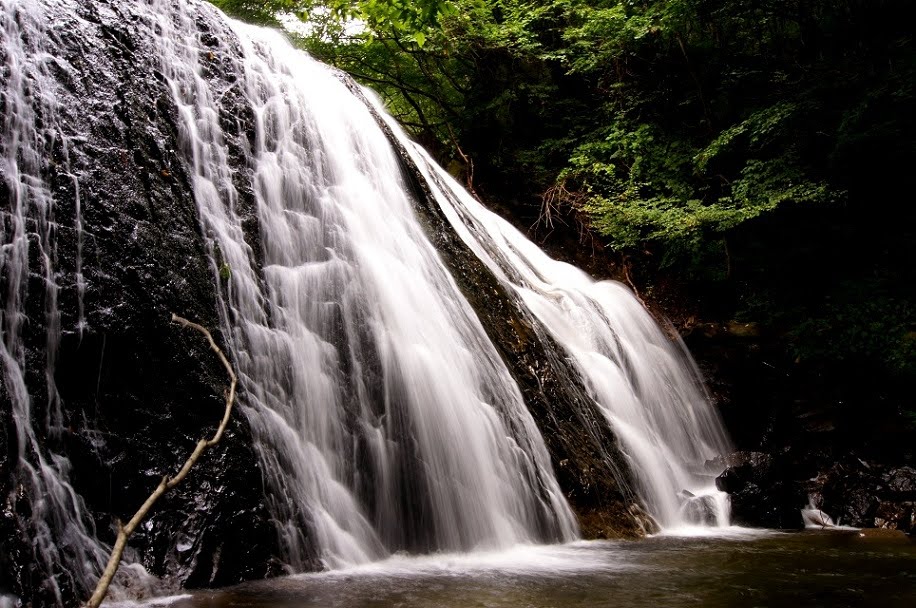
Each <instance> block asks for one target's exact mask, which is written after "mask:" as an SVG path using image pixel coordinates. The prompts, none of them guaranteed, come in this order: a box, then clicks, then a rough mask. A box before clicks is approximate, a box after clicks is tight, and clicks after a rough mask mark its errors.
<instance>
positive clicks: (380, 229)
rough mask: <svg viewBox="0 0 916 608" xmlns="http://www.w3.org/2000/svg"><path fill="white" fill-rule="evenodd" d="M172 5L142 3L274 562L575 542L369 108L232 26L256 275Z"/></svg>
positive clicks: (484, 341) (542, 456)
mask: <svg viewBox="0 0 916 608" xmlns="http://www.w3.org/2000/svg"><path fill="white" fill-rule="evenodd" d="M170 6H173V5H172V4H171V3H160V6H158V7H156V8H155V9H154V10H155V13H156V14H158V15H159V17H158V27H157V30H158V31H159V32H160V41H161V54H162V66H163V72H164V73H165V74H166V78H167V80H168V82H169V84H170V87H171V90H172V94H173V96H174V99H175V102H176V104H177V105H178V107H179V108H180V111H181V115H182V118H183V127H184V138H185V144H186V148H187V150H189V151H190V152H191V156H190V158H189V159H188V161H189V165H190V166H192V167H193V179H194V194H195V198H196V200H197V202H198V207H199V210H200V215H201V222H202V225H203V228H204V232H205V233H206V234H208V235H211V239H212V250H213V255H214V261H215V263H214V271H215V274H217V275H219V274H220V272H221V271H222V274H223V276H224V280H225V282H226V285H225V289H224V292H223V297H224V305H225V311H224V318H225V322H226V325H227V327H226V329H227V333H228V334H230V335H231V336H232V340H231V345H232V350H233V354H234V358H235V361H236V364H237V365H238V367H239V372H240V376H241V378H242V385H243V387H244V389H245V392H244V395H243V403H244V405H245V410H246V413H247V415H248V418H249V420H250V422H251V425H252V428H253V431H254V433H255V436H256V438H257V440H258V449H259V450H260V453H261V456H262V459H263V461H264V462H265V463H266V466H265V470H266V472H267V474H268V477H269V479H270V482H271V485H272V492H271V497H272V501H273V509H274V513H275V515H276V517H277V519H278V521H279V522H280V525H281V527H282V530H281V537H282V541H283V543H284V545H285V550H286V553H287V555H286V557H287V559H288V561H289V563H290V565H291V567H292V568H293V569H294V570H300V569H303V568H305V567H306V566H307V564H308V562H310V561H314V560H316V559H317V560H319V561H320V562H321V563H322V564H323V565H324V566H326V567H340V566H344V565H349V564H355V563H361V562H366V561H369V560H374V559H379V558H381V557H384V556H386V555H388V554H389V553H390V552H392V551H396V550H401V549H409V550H422V551H429V550H471V549H475V548H481V547H508V546H511V545H513V544H516V543H519V542H543V541H562V540H570V539H573V538H575V536H576V524H575V523H574V518H573V516H572V513H571V512H570V510H569V507H568V506H567V504H566V502H565V499H564V498H563V496H562V494H561V492H560V489H559V487H558V486H557V483H556V481H555V479H554V477H553V473H552V471H551V468H550V459H549V456H548V454H547V451H546V448H545V447H544V445H543V442H542V440H541V438H540V435H539V434H538V431H537V429H536V427H535V425H534V422H533V420H532V418H531V416H530V415H529V414H528V412H527V410H526V409H525V406H524V402H523V400H522V397H521V394H520V392H519V390H518V388H517V387H516V385H515V384H514V382H513V381H512V378H511V376H510V374H509V372H508V370H507V369H506V368H505V366H504V365H503V363H502V361H501V360H500V358H499V356H498V354H497V353H496V350H495V348H494V347H493V345H492V344H491V343H490V341H489V339H488V338H487V336H486V334H485V333H484V331H483V328H482V327H481V325H480V323H479V321H478V320H477V318H476V316H475V314H474V312H473V310H472V309H471V307H470V305H469V304H468V303H467V302H466V301H465V299H464V298H463V297H462V295H461V292H460V291H459V290H458V288H457V286H456V285H455V283H454V281H453V280H452V278H451V277H450V276H449V274H448V272H447V271H446V269H445V267H444V266H443V264H442V263H441V261H440V260H439V259H438V256H437V254H436V252H435V250H434V249H433V248H432V246H431V245H430V243H429V242H428V240H427V238H426V236H425V235H424V233H423V231H422V229H421V227H420V225H419V223H418V221H417V219H416V217H415V212H414V209H413V204H412V201H411V199H410V198H409V196H408V195H407V194H406V188H405V184H404V183H403V181H402V179H401V177H400V172H399V169H398V161H397V158H396V156H395V155H394V153H393V151H392V149H391V146H390V145H389V143H388V141H387V140H386V138H385V136H384V134H383V132H382V131H381V130H380V129H379V128H378V126H377V124H376V123H375V121H374V119H373V117H372V115H371V114H370V112H369V111H368V109H367V108H366V107H365V106H364V105H363V104H362V103H361V102H360V101H359V100H358V99H357V98H356V97H354V96H353V95H352V94H351V93H350V91H349V90H348V89H347V87H346V86H345V85H344V84H343V83H342V82H341V81H340V80H339V78H338V77H337V76H336V75H335V74H334V73H333V72H332V71H330V70H329V69H328V68H326V67H324V66H322V65H321V64H319V63H317V62H315V61H314V60H312V59H310V58H308V57H307V56H306V55H304V54H302V53H300V52H298V51H296V50H295V49H293V47H292V46H291V45H290V44H289V42H288V41H286V40H285V39H284V38H283V37H282V36H280V35H279V34H278V33H275V32H271V31H269V30H265V29H261V28H254V27H249V26H245V25H243V24H240V23H234V22H233V23H232V29H233V30H234V32H235V34H236V36H237V37H238V40H239V42H240V44H241V47H242V58H241V63H240V65H239V66H238V71H239V74H240V75H241V80H240V82H239V84H238V86H239V87H240V88H241V90H242V94H243V95H244V96H245V97H246V99H247V100H248V102H249V103H250V105H251V107H252V108H253V111H254V115H255V133H254V141H253V144H252V147H251V149H250V151H249V153H248V155H247V162H248V165H249V167H250V169H251V174H252V181H253V187H254V192H255V198H256V201H257V214H258V219H259V224H260V241H261V255H262V256H263V257H262V260H261V264H262V265H263V266H262V268H263V272H262V273H259V270H258V261H257V260H256V258H255V253H254V251H253V250H252V248H251V247H250V246H249V244H248V243H247V242H246V241H245V232H244V229H243V227H242V225H241V221H240V219H239V217H238V216H237V215H236V214H235V213H234V212H233V202H234V201H235V200H236V196H237V195H236V192H235V189H234V187H233V185H232V180H231V174H232V171H233V170H232V168H231V167H230V166H229V164H228V161H227V158H228V154H227V152H226V149H225V143H224V137H223V134H222V132H221V128H220V123H219V117H220V108H219V103H218V99H219V98H220V95H221V94H222V93H223V92H222V91H214V90H211V88H210V84H209V83H208V82H207V80H206V79H205V78H204V77H203V75H202V73H203V71H202V68H201V63H200V62H201V57H202V51H201V50H200V49H199V48H196V47H195V45H194V40H195V36H196V35H197V29H196V24H195V21H194V20H193V18H191V16H190V15H189V14H187V13H185V12H184V11H183V10H182V9H181V8H179V9H178V10H175V11H172V10H167V9H168V8H169V7H170ZM227 275H228V276H227Z"/></svg>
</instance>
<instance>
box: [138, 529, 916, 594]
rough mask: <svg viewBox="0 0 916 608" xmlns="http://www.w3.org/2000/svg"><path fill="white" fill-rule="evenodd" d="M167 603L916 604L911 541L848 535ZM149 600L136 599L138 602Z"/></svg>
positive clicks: (521, 560) (620, 550) (623, 551)
mask: <svg viewBox="0 0 916 608" xmlns="http://www.w3.org/2000/svg"><path fill="white" fill-rule="evenodd" d="M158 605H160V606H164V605H168V606H170V608H241V607H245V608H312V607H315V608H318V607H321V608H344V607H346V608H394V607H403V608H411V607H417V608H472V607H480V608H510V607H512V608H522V607H524V608H585V607H597V608H602V607H607V608H610V607H618V606H619V607H641V606H646V607H648V606H653V607H654V606H661V607H672V608H678V607H682V606H683V607H687V606H691V607H698V606H699V607H703V608H719V607H722V608H725V607H728V608H732V607H739V606H767V607H772V606H785V607H797V606H811V607H814V606H824V607H841V606H848V607H857V606H882V607H883V606H888V607H898V606H899V607H901V608H902V607H904V606H906V607H912V606H916V544H914V543H913V542H912V541H908V540H905V539H899V540H888V539H862V538H859V537H858V533H856V532H834V533H824V532H803V533H779V532H762V531H757V532H750V531H746V530H744V531H742V530H740V529H732V531H730V532H725V533H724V534H719V535H716V536H706V537H698V536H672V535H667V536H659V537H654V538H649V539H647V540H644V541H635V542H634V541H615V542H599V541H594V542H579V543H574V544H569V545H562V546H552V547H551V546H548V547H544V546H540V547H523V546H520V547H516V548H515V549H512V550H510V551H506V552H500V553H476V554H473V555H470V554H464V555H438V556H432V557H409V556H400V555H396V556H394V557H392V558H391V559H388V560H386V561H384V562H379V563H376V564H368V565H364V566H360V567H357V568H351V569H346V570H339V571H334V572H324V573H317V574H308V575H299V576H294V577H287V578H282V579H275V580H270V581H261V582H257V583H250V584H247V585H242V586H239V587H235V588H232V589H227V590H223V591H216V592H201V593H198V594H195V595H189V596H183V597H180V598H172V599H170V600H166V601H164V602H163V603H160V604H158ZM149 606H150V605H149V604H148V605H147V607H149Z"/></svg>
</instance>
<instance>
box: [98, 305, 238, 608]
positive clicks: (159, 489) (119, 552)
mask: <svg viewBox="0 0 916 608" xmlns="http://www.w3.org/2000/svg"><path fill="white" fill-rule="evenodd" d="M172 322H173V323H178V324H180V325H182V326H183V327H190V328H191V329H196V330H197V331H199V332H200V333H202V334H203V335H204V336H206V338H207V341H208V342H210V348H211V349H212V350H213V352H215V353H216V356H217V357H219V360H220V361H222V363H223V366H224V367H225V368H226V372H227V373H228V374H229V379H230V380H231V382H230V384H229V391H228V392H227V393H226V412H225V413H224V414H223V419H222V420H221V421H220V423H219V428H217V429H216V433H215V434H214V435H213V437H211V438H210V439H201V440H200V441H198V442H197V447H196V448H194V451H193V452H192V453H191V455H190V456H189V457H188V459H187V460H186V461H185V463H184V466H182V467H181V470H179V471H178V474H177V475H175V476H174V477H172V478H171V479H170V478H169V477H168V476H167V475H166V476H164V477H163V478H162V481H160V482H159V485H158V486H156V489H155V490H153V493H152V494H150V496H149V498H147V499H146V502H144V503H143V506H141V507H140V509H139V510H138V511H137V512H136V513H135V514H134V516H133V517H132V518H131V520H130V521H129V522H127V525H126V526H122V525H121V524H120V523H118V538H117V540H116V541H115V544H114V547H113V548H112V550H111V557H110V558H109V560H108V565H107V566H106V567H105V571H104V572H103V573H102V577H101V578H100V579H99V583H98V585H96V588H95V591H94V592H93V594H92V597H91V598H89V601H88V602H86V603H85V604H84V606H85V608H98V606H99V604H101V603H102V600H104V599H105V596H106V595H107V594H108V587H109V586H110V585H111V581H112V579H114V576H115V573H116V572H117V571H118V566H119V565H120V564H121V557H122V556H123V554H124V548H125V547H126V546H127V539H128V538H130V535H131V534H133V533H134V530H135V529H136V528H137V526H138V525H140V522H142V521H143V519H144V518H145V517H146V514H147V513H149V510H150V509H151V508H152V506H153V505H154V504H155V503H156V501H157V500H159V498H160V497H161V496H162V495H163V494H165V493H166V492H168V491H169V490H171V489H172V488H174V487H175V486H177V485H178V484H180V483H181V482H182V481H183V480H184V478H185V477H187V475H188V472H189V471H190V470H191V467H193V466H194V463H196V462H197V460H198V459H199V458H200V456H201V454H203V453H204V450H206V449H207V448H210V447H213V446H214V445H216V444H217V443H219V441H220V439H222V438H223V433H224V432H225V430H226V425H227V424H229V417H230V415H231V414H232V406H233V404H234V403H235V385H236V377H235V372H234V371H232V366H231V365H230V364H229V360H228V359H226V355H224V354H223V351H222V350H220V348H219V346H217V345H216V342H214V340H213V336H212V335H211V334H210V332H209V331H208V330H207V328H206V327H204V326H202V325H198V324H197V323H192V322H191V321H188V320H187V319H185V318H183V317H179V316H178V315H176V314H174V313H173V314H172Z"/></svg>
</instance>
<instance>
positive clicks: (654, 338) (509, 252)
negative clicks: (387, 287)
mask: <svg viewBox="0 0 916 608" xmlns="http://www.w3.org/2000/svg"><path fill="white" fill-rule="evenodd" d="M367 97H369V98H370V99H371V95H367ZM375 105H376V108H377V111H378V115H379V116H380V117H382V118H383V120H385V121H386V123H387V124H388V126H389V128H390V129H391V130H392V132H393V133H395V135H396V137H397V138H398V140H399V141H400V143H401V145H403V146H404V148H405V149H406V150H407V151H408V153H409V154H410V155H411V157H412V159H413V161H414V162H415V163H416V165H417V167H418V169H419V170H420V171H421V172H422V174H423V175H424V177H425V178H426V180H427V183H428V185H429V186H430V188H431V190H432V192H433V194H434V196H435V199H436V201H437V202H438V203H439V205H440V207H441V208H442V211H443V212H444V213H445V215H446V217H448V219H449V221H450V222H451V224H452V226H453V227H454V228H455V230H456V231H457V232H458V234H459V235H460V236H461V238H462V239H463V240H464V242H465V243H466V244H467V245H468V246H469V247H471V248H472V249H473V250H474V252H475V254H476V255H477V256H478V257H479V258H480V259H481V260H482V261H483V262H484V263H485V264H486V265H487V267H488V268H489V269H490V270H491V271H492V272H493V273H494V274H495V275H496V276H497V277H498V278H499V280H500V281H501V282H503V284H505V285H506V286H508V287H509V288H510V289H511V290H512V291H514V293H516V294H517V296H518V299H519V301H520V303H521V305H522V306H524V307H525V308H526V309H527V310H528V311H529V312H530V313H531V315H532V316H533V317H535V318H536V319H537V320H538V321H539V323H540V325H541V327H542V328H543V330H545V331H546V332H547V333H548V334H549V335H550V336H552V337H553V338H554V339H555V340H556V342H557V343H559V344H560V345H562V347H563V349H564V350H565V352H566V353H567V354H568V355H569V356H570V357H572V359H573V360H574V361H575V363H576V367H577V369H578V370H579V372H580V373H581V374H582V377H583V378H584V379H585V381H586V384H587V386H588V388H589V389H590V392H591V394H592V397H593V398H594V399H595V400H596V401H597V403H598V404H599V405H600V407H601V411H602V412H603V414H604V415H605V417H606V419H607V422H608V423H609V424H610V425H611V427H612V428H613V429H614V432H615V433H616V435H617V437H618V438H619V439H620V440H621V441H622V443H623V448H624V451H625V453H626V455H627V456H628V457H629V459H630V462H631V465H632V468H633V471H634V473H635V475H636V478H637V483H638V485H639V488H638V490H639V491H638V493H639V495H640V497H641V498H642V499H643V500H644V501H645V504H646V507H647V509H648V510H649V513H650V514H651V515H652V516H653V517H654V518H655V520H656V521H657V523H658V524H659V525H660V526H661V527H662V528H663V529H672V528H681V527H684V526H690V525H694V524H703V525H715V526H718V527H722V526H727V525H729V503H728V496H727V494H725V493H724V492H720V491H718V490H717V489H716V487H715V481H714V480H715V476H716V475H717V474H718V473H719V472H721V471H718V470H713V471H709V470H707V468H706V466H707V465H706V463H707V462H708V461H710V460H713V459H714V458H716V457H718V456H721V455H723V454H726V453H728V452H729V451H730V450H731V448H730V445H729V440H728V438H727V436H726V433H725V430H724V428H723V426H722V423H721V421H720V419H719V417H718V413H717V412H716V410H715V408H714V407H713V405H712V403H710V400H709V398H708V396H707V395H706V393H705V390H704V387H703V383H702V380H701V377H700V374H699V370H698V369H697V368H696V365H695V364H694V362H693V360H692V358H691V357H690V354H689V353H688V352H687V350H686V348H685V347H684V345H683V343H682V342H681V341H680V340H679V339H677V340H675V339H672V338H669V337H668V336H666V335H665V333H664V332H663V331H662V329H661V328H660V327H659V326H658V324H657V323H656V322H655V320H654V319H653V318H652V317H651V315H650V314H649V313H648V311H647V310H646V309H645V308H644V307H643V305H642V304H641V303H640V302H639V301H638V300H637V298H636V297H635V296H634V295H633V293H632V292H630V290H629V289H627V288H626V287H624V286H623V285H622V284H620V283H617V282H615V281H597V282H596V281H594V280H592V279H591V278H590V277H589V276H588V275H587V274H586V273H584V272H582V271H581V270H579V269H578V268H575V267H574V266H571V265H569V264H566V263H563V262H558V261H556V260H553V259H551V258H550V257H549V256H548V255H547V254H545V253H544V252H543V251H542V250H541V249H540V248H539V247H537V246H536V245H535V244H534V243H532V242H531V241H529V240H528V239H527V238H525V236H524V235H523V234H521V232H519V231H518V230H517V229H515V228H514V227H513V226H512V225H511V224H509V223H508V222H507V221H505V220H504V219H502V218H500V217H499V216H497V215H496V214H495V213H493V212H491V211H489V210H488V209H486V208H485V207H484V206H483V205H481V204H480V203H479V202H478V201H477V200H475V199H474V197H472V196H471V195H470V194H469V193H468V192H467V191H466V190H465V189H464V188H463V187H462V186H461V185H460V184H458V183H457V182H456V181H455V180H454V179H453V178H452V177H451V176H450V175H449V174H448V173H447V172H446V171H445V170H444V169H442V167H440V166H439V165H437V164H436V163H435V162H434V161H433V160H432V158H431V157H430V156H429V154H427V153H426V151H425V150H423V149H422V148H421V147H420V146H418V145H416V144H414V143H413V142H411V141H410V140H409V139H408V138H407V137H406V135H405V134H404V132H403V130H402V129H400V127H399V126H398V125H397V124H396V123H395V121H394V120H393V119H392V118H391V117H390V116H388V115H386V114H385V113H384V111H383V110H382V109H381V108H380V107H378V103H377V102H375Z"/></svg>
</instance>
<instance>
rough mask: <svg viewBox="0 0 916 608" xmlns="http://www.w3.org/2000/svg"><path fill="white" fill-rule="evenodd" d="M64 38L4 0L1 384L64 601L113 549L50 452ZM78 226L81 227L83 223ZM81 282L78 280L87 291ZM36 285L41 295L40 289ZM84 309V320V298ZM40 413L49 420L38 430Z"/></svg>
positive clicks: (46, 555)
mask: <svg viewBox="0 0 916 608" xmlns="http://www.w3.org/2000/svg"><path fill="white" fill-rule="evenodd" d="M56 35H57V32H56V31H54V30H53V29H51V28H49V20H48V19H47V18H46V16H45V14H44V5H43V3H41V2H37V1H30V0H24V1H19V0H2V1H0V50H2V53H3V56H4V57H5V62H6V66H5V71H4V75H5V78H3V80H2V84H0V89H2V91H0V95H2V99H3V102H4V106H5V108H4V110H5V111H4V112H3V114H2V116H0V120H2V122H0V176H2V178H0V179H2V181H3V183H4V185H5V190H6V192H8V193H9V202H10V205H9V207H8V208H4V209H2V210H0V217H2V227H3V229H2V231H0V287H2V289H3V293H4V298H3V306H2V309H0V373H2V375H0V380H2V384H3V387H2V388H3V389H4V390H3V392H4V393H5V394H6V396H7V398H8V399H9V403H10V407H11V410H12V420H13V426H14V428H15V445H16V457H17V459H18V476H17V480H18V483H19V484H21V485H22V486H23V488H22V490H20V491H22V492H27V493H28V494H29V495H31V496H35V497H39V498H38V500H34V501H33V502H32V504H31V518H30V521H29V526H28V534H29V536H30V538H31V541H32V543H33V546H34V552H35V556H36V558H37V559H38V560H40V561H41V562H42V567H43V568H44V570H45V571H46V572H47V573H48V574H49V576H48V578H47V580H46V581H45V582H44V585H45V586H46V587H47V588H48V590H49V592H50V594H51V595H52V596H54V597H56V599H57V602H58V603H61V602H62V597H61V591H60V589H61V586H62V584H63V581H64V580H66V579H68V578H69V579H73V580H75V581H77V584H78V585H87V584H89V583H91V582H92V581H94V579H95V578H96V577H97V576H98V573H99V572H101V569H102V568H103V566H104V564H105V561H106V560H107V553H108V552H107V548H106V547H104V546H102V545H101V544H100V543H99V542H98V541H97V540H96V539H95V529H94V526H93V524H92V520H91V519H90V518H89V516H88V514H87V513H86V512H85V509H84V507H83V502H82V499H81V498H80V497H79V496H78V495H77V494H76V492H74V490H73V487H72V486H71V485H70V468H71V467H70V462H69V461H68V460H67V458H66V457H64V456H63V455H61V454H58V453H55V452H53V451H51V452H49V451H46V450H45V449H42V444H43V443H46V442H47V441H52V442H53V441H54V440H55V439H56V438H57V437H59V435H60V433H61V425H62V416H61V403H60V398H59V395H58V393H57V387H56V385H55V380H54V375H55V367H56V357H57V352H58V347H59V341H60V331H61V330H60V311H59V310H58V293H59V291H60V289H61V285H60V280H61V277H60V276H59V274H58V272H57V269H56V263H57V249H56V233H57V231H58V229H59V226H58V225H57V223H56V221H55V198H54V195H53V194H52V192H51V189H50V186H49V184H48V183H46V182H45V181H44V179H43V177H42V176H43V172H44V170H45V168H46V165H47V163H48V159H50V158H54V157H56V156H58V155H56V154H55V149H58V150H60V151H61V154H60V156H63V161H64V163H63V166H62V167H60V168H59V170H60V171H62V172H63V173H65V174H67V175H69V177H70V178H71V179H72V181H73V183H74V185H75V186H76V187H78V177H77V176H76V175H73V174H71V173H69V168H68V167H67V149H68V146H69V142H70V140H71V139H72V138H74V137H77V136H78V135H77V134H75V133H73V132H71V131H70V130H69V128H68V125H67V126H65V125H64V123H63V121H61V120H59V112H60V110H61V108H60V107H59V104H58V102H57V96H56V93H55V91H56V88H57V87H58V86H59V84H58V82H57V81H56V80H55V78H54V77H53V76H52V75H51V70H52V67H58V69H61V68H63V67H64V66H62V65H59V64H58V65H57V66H54V65H53V64H55V63H56V59H55V57H54V54H53V48H52V45H53V44H54V43H55V42H56ZM78 213H79V211H78V210H77V215H78ZM75 229H76V230H77V232H79V230H80V226H79V225H77V226H76V227H75ZM78 238H81V234H80V236H79V237H78ZM30 260H37V261H38V268H34V266H33V267H30ZM80 264H81V261H77V265H78V266H79V265H80ZM36 279H37V280H36ZM81 280H82V279H81V277H79V278H78V279H77V291H78V293H79V295H80V296H82V293H83V286H82V284H81ZM36 287H39V288H40V289H41V292H42V293H39V294H35V293H34V289H35V288H36ZM30 288H31V289H32V290H33V293H30ZM29 298H33V299H38V300H39V301H41V302H42V306H43V318H41V319H35V318H32V319H29V318H28V316H27V314H26V301H27V299H29ZM79 306H80V317H81V318H82V314H81V313H82V299H81V297H80V301H79ZM29 322H32V323H35V324H36V325H38V326H39V327H42V328H43V330H44V334H45V337H44V339H45V354H46V359H45V364H44V369H43V377H42V378H41V380H42V381H43V386H42V387H41V388H39V389H38V390H37V391H36V390H33V391H30V390H29V386H28V384H27V383H28V381H29V380H32V381H33V383H34V381H35V380H36V378H35V376H34V375H33V376H32V377H31V378H30V377H29V370H28V363H27V361H26V356H25V349H24V345H23V334H24V333H25V332H26V331H27V330H28V328H27V324H28V323H29ZM30 393H31V394H30ZM35 393H38V394H41V395H43V396H44V398H45V402H44V403H38V404H36V403H35V401H36V399H35V398H34V396H33V395H34V394H35ZM36 406H37V407H36ZM36 419H38V420H40V422H39V424H38V425H37V426H36V424H35V422H36ZM5 499H6V497H2V500H5ZM61 565H64V566H65V567H64V568H61Z"/></svg>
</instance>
